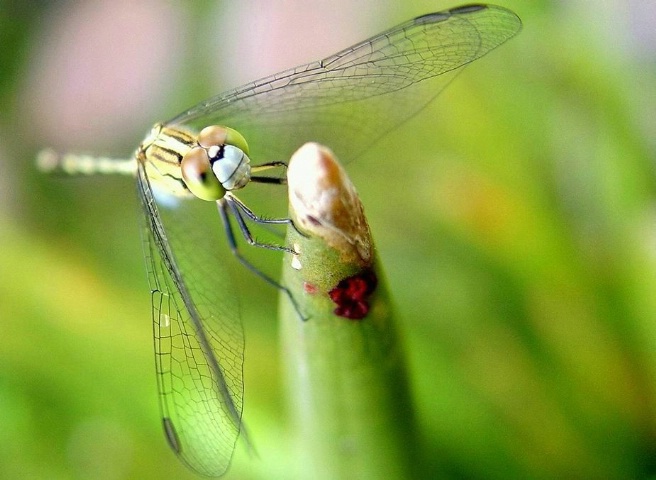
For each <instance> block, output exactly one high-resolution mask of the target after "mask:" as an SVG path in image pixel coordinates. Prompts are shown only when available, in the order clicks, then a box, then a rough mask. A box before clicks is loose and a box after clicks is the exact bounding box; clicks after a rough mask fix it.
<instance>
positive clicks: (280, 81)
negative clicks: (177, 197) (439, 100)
mask: <svg viewBox="0 0 656 480" xmlns="http://www.w3.org/2000/svg"><path fill="white" fill-rule="evenodd" d="M520 29H521V22H520V20H519V18H518V17H517V16H516V15H515V14H514V13H513V12H511V11H509V10H506V9H504V8H501V7H495V6H484V5H470V6H466V7H460V8H456V9H452V10H448V11H444V12H438V13H433V14H429V15H424V16H422V17H418V18H415V19H413V20H411V21H409V22H406V23H403V24H401V25H399V26H397V27H394V28H392V29H390V30H387V31H386V32H383V33H381V34H379V35H376V36H374V37H372V38H370V39H368V40H365V41H363V42H361V43H358V44H357V45H354V46H352V47H350V48H347V49H345V50H343V51H341V52H339V53H337V54H335V55H332V56H330V57H327V58H325V59H324V60H321V61H319V62H314V63H310V64H307V65H303V66H300V67H297V68H295V69H292V70H287V71H284V72H281V73H278V74H276V75H272V76H270V77H267V78H264V79H262V80H259V81H256V82H253V83H250V84H247V85H244V86H242V87H240V88H237V89H235V90H232V91H229V92H226V93H224V94H221V95H218V96H216V97H213V98H211V99H209V100H207V101H205V102H202V103H200V104H199V105H197V106H195V107H194V108H192V109H190V110H188V111H186V112H184V113H182V114H180V115H178V116H177V117H175V118H174V119H172V120H171V121H170V123H174V124H183V125H189V126H192V127H194V128H202V127H204V126H206V125H210V124H221V125H226V126H229V127H231V128H234V129H236V130H238V131H239V132H240V133H242V135H244V137H245V138H246V140H247V141H248V142H249V145H250V148H251V155H250V156H251V158H252V159H253V160H254V161H255V162H256V163H260V162H264V161H272V160H283V161H284V160H287V159H289V157H290V156H291V154H292V153H293V152H294V151H295V150H296V149H297V148H298V147H299V146H300V145H302V144H303V143H304V142H306V141H318V142H321V143H324V144H326V145H328V146H329V147H330V148H332V149H333V150H334V151H335V152H336V153H337V155H338V156H339V157H340V158H341V159H342V160H346V161H348V160H350V159H352V158H354V157H356V156H357V155H359V154H360V153H362V151H363V150H365V149H366V148H367V147H369V146H370V145H371V144H372V143H374V142H375V141H376V140H377V139H379V138H380V137H381V136H382V135H384V134H385V133H387V132H388V131H389V130H391V129H392V128H394V127H395V126H398V125H399V124H400V123H402V122H403V121H405V120H407V119H408V118H410V117H411V116H412V115H414V114H415V113H417V112H418V111H419V110H420V109H421V108H422V107H424V106H425V105H426V104H427V103H428V102H430V100H431V99H433V98H435V97H436V96H437V95H438V94H439V93H440V92H441V90H442V89H443V88H444V87H445V86H446V85H447V84H448V83H449V82H450V81H451V80H452V79H453V77H454V76H455V75H456V74H457V73H458V72H459V71H460V70H461V68H462V67H463V66H465V65H467V64H469V63H470V62H472V61H473V60H475V59H477V58H480V57H481V56H483V55H485V54H486V53H488V52H489V51H490V50H492V49H494V48H496V47H497V46H499V45H501V44H502V43H504V42H505V41H506V40H508V39H509V38H511V37H513V36H514V35H515V34H516V33H517V32H518V31H519V30H520Z"/></svg>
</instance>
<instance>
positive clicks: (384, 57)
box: [40, 4, 521, 476]
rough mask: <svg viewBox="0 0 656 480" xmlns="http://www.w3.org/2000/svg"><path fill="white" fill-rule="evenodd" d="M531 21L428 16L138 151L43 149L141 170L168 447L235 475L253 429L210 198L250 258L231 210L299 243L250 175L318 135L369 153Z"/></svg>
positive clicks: (53, 162) (273, 79) (82, 161)
mask: <svg viewBox="0 0 656 480" xmlns="http://www.w3.org/2000/svg"><path fill="white" fill-rule="evenodd" d="M520 29H521V21H520V19H519V18H518V17H517V15H515V14H514V13H513V12H511V11H510V10H507V9H505V8H502V7H498V6H493V5H483V4H473V5H465V6H461V7H457V8H452V9H450V10H444V11H441V12H436V13H430V14H427V15H423V16H420V17H417V18H414V19H412V20H409V21H407V22H405V23H402V24H400V25H397V26H395V27H393V28H391V29H389V30H386V31H384V32H382V33H380V34H378V35H375V36H373V37H371V38H369V39H367V40H364V41H362V42H360V43H357V44H356V45H353V46H352V47H349V48H346V49H344V50H342V51H340V52H338V53H336V54H334V55H331V56H329V57H326V58H324V59H323V60H319V61H316V62H312V63H309V64H306V65H301V66H299V67H296V68H293V69H290V70H286V71H283V72H280V73H277V74H275V75H271V76H269V77H266V78H263V79H260V80H257V81H254V82H252V83H248V84H246V85H243V86H241V87H239V88H236V89H234V90H230V91H228V92H225V93H222V94H220V95H217V96H215V97H212V98H210V99H208V100H205V101H203V102H201V103H199V104H198V105H196V106H194V107H192V108H190V109H188V110H185V111H184V112H182V113H181V114H179V115H177V116H175V117H173V118H172V119H171V120H169V121H167V122H163V123H160V124H157V125H155V127H153V129H152V130H151V132H150V133H149V134H148V136H147V137H146V139H145V140H144V141H143V142H142V144H141V145H140V146H139V148H138V149H137V151H136V154H135V155H134V157H133V158H131V159H129V161H113V160H110V159H94V158H90V157H84V156H75V155H63V156H57V155H55V154H54V153H52V152H50V151H44V152H43V153H42V154H41V155H40V164H41V166H42V168H43V169H45V170H60V171H64V172H67V173H128V174H134V175H136V177H137V185H138V194H139V198H140V200H141V204H142V206H143V209H142V210H143V213H144V218H145V225H146V228H145V230H146V232H147V233H146V235H145V237H146V240H145V242H144V245H145V247H144V250H145V256H146V260H147V268H148V275H149V279H150V288H151V294H152V320H153V332H154V343H155V359H156V360H155V363H156V370H157V385H158V391H159V403H160V409H161V415H162V421H163V426H164V431H165V434H166V438H167V439H168V442H169V444H170V446H171V447H172V449H173V450H174V451H175V453H176V454H177V455H178V456H179V457H180V459H181V460H182V461H183V462H184V463H185V464H186V465H188V466H189V467H190V468H191V469H193V470H194V471H196V472H198V473H200V474H203V475H206V476H220V475H222V474H224V473H225V472H226V471H227V469H228V468H229V465H230V462H231V459H232V456H233V451H234V449H235V445H236V442H237V439H238V438H239V436H240V434H241V435H242V437H244V438H245V437H246V433H245V429H244V425H243V422H242V404H243V390H244V388H243V372H242V367H243V354H244V336H243V330H242V324H241V319H240V316H239V311H238V305H237V302H236V297H235V295H234V292H233V290H232V289H233V286H232V284H231V281H230V278H229V277H228V276H227V274H226V272H225V268H224V260H225V259H222V258H221V257H220V255H218V253H217V252H218V251H219V249H220V246H219V243H218V238H219V237H220V233H219V232H218V228H217V225H218V224H219V223H220V222H213V221H212V218H215V216H216V210H215V209H214V208H216V207H214V208H212V209H210V210H213V216H212V217H209V216H208V215H207V214H206V211H207V209H208V207H209V206H212V205H213V204H214V205H216V206H218V211H219V213H220V217H221V218H222V220H223V224H224V227H225V229H226V232H227V233H228V243H229V246H230V247H231V248H232V250H233V251H234V252H235V253H237V254H238V255H239V252H238V250H237V246H236V240H235V235H234V233H233V229H232V226H231V223H230V219H231V218H232V219H233V220H234V221H236V222H237V225H238V228H239V230H240V231H241V233H242V234H243V235H244V236H245V238H246V240H247V241H248V242H249V243H251V244H255V245H258V246H264V247H268V248H273V249H278V250H287V251H288V250H289V249H288V248H287V247H285V246H276V245H268V244H264V245H263V244H258V243H257V242H256V241H255V240H254V239H253V237H252V236H251V235H250V233H249V229H248V226H247V221H255V222H266V223H290V221H289V220H288V219H280V220H263V219H261V218H260V217H258V216H257V215H255V214H254V213H253V212H252V211H251V210H250V209H248V207H246V205H245V204H244V203H243V202H241V201H240V200H239V199H238V197H237V196H236V194H235V192H236V191H237V190H239V189H241V188H243V187H245V186H247V185H248V184H249V183H251V182H273V183H284V179H282V178H275V177H267V176H258V175H257V173H258V172H260V171H263V170H266V169H268V168H274V167H280V166H282V165H283V163H282V162H283V160H284V159H288V158H290V156H291V154H292V153H293V152H294V151H295V150H296V149H297V148H298V147H300V146H301V145H302V144H304V143H305V142H307V141H315V142H319V143H323V144H325V145H327V146H329V147H330V148H331V149H332V150H333V151H334V152H335V153H336V154H337V156H338V157H340V158H342V159H345V160H346V161H348V160H350V159H353V158H355V157H357V156H358V155H359V154H361V153H362V152H364V151H365V150H366V149H367V148H368V147H369V146H371V145H372V144H373V143H375V142H376V140H378V139H380V138H381V137H382V136H383V135H385V134H386V133H387V132H389V131H390V130H391V129H393V128H394V127H397V126H398V125H399V124H401V123H402V122H404V121H405V120H407V119H409V118H410V117H412V116H413V115H415V114H416V113H417V112H419V111H420V110H421V109H422V108H423V107H424V106H426V105H427V104H428V103H429V102H430V101H431V100H432V99H434V98H435V97H437V96H438V95H439V93H440V92H441V91H442V89H443V88H444V87H445V86H446V85H447V84H448V83H449V82H450V81H451V80H452V79H453V78H454V76H455V75H457V74H458V73H459V72H460V71H461V70H462V67H464V66H466V65H467V64H469V63H471V62H472V61H474V60H476V59H477V58H480V57H482V56H483V55H485V54H486V53H488V52H489V51H491V50H493V49H494V48H496V47H498V46H499V45H501V44H503V43H504V42H506V41H507V40H508V39H510V38H512V37H513V36H514V35H516V34H517V33H518V32H519V31H520ZM251 159H253V161H255V162H258V164H257V165H256V166H254V165H251V163H250V162H251ZM135 160H136V161H135ZM171 198H173V199H175V202H173V203H175V204H176V205H175V206H173V207H172V206H171V202H170V199H171ZM203 215H204V216H205V220H202V221H198V220H193V219H197V218H199V217H202V216H203ZM208 219H209V220H208ZM239 258H240V260H242V263H245V264H246V266H248V267H249V268H251V269H252V270H254V271H255V272H256V273H258V274H260V276H262V277H264V278H265V280H267V281H269V282H270V283H274V284H275V283H276V282H275V280H273V279H271V278H269V277H267V276H266V275H264V274H262V273H261V272H259V271H258V270H257V269H255V268H254V267H252V265H251V264H250V263H248V261H246V260H245V259H244V258H243V257H241V256H239ZM281 288H284V287H282V286H281Z"/></svg>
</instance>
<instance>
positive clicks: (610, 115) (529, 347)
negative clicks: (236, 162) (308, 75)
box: [0, 0, 656, 479]
mask: <svg viewBox="0 0 656 480" xmlns="http://www.w3.org/2000/svg"><path fill="white" fill-rule="evenodd" d="M500 3H501V2H500ZM502 3H503V5H504V6H506V7H509V8H511V9H513V10H514V11H516V12H517V13H518V14H519V16H520V17H521V18H522V20H523V22H524V30H523V32H522V33H521V34H520V35H519V36H518V37H517V38H515V39H514V40H512V41H511V42H509V43H508V44H506V45H504V46H502V47H501V48H500V49H498V50H497V51H494V52H492V53H491V54H490V55H488V56H487V57H485V58H483V59H481V60H479V61H477V62H476V63H475V64H473V65H472V66H470V67H469V68H467V69H466V70H465V72H463V74H462V75H460V77H459V78H458V79H457V80H456V81H455V82H454V83H453V84H452V85H451V86H450V87H449V88H448V89H447V90H446V91H445V92H444V93H443V94H442V95H441V97H440V98H439V99H438V101H437V102H435V103H434V104H433V105H432V106H431V107H430V108H429V109H427V110H425V111H424V112H423V113H422V114H421V115H419V116H418V117H416V118H414V119H413V120H412V121H410V122H408V123H407V124H406V125H404V126H403V127H402V128H400V129H399V130H398V131H396V132H395V133H394V134H393V135H391V136H390V137H389V138H387V139H385V140H383V141H382V142H380V143H379V144H378V145H377V146H376V148H375V149H374V150H373V151H372V152H371V154H369V155H367V156H366V157H364V158H362V159H360V160H359V161H358V162H356V163H354V164H351V165H349V168H348V169H349V172H350V174H351V175H352V179H353V181H354V182H355V184H356V186H358V188H359V191H360V193H361V196H362V198H363V202H364V204H365V207H366V208H367V213H368V216H369V220H370V222H371V227H372V230H373V233H374V237H375V239H376V242H377V246H378V249H379V253H380V256H381V258H382V261H383V264H384V266H385V269H386V273H387V276H388V280H389V284H390V287H391V290H392V292H393V295H394V300H395V302H396V305H397V310H398V317H399V321H400V329H401V332H402V334H403V337H404V342H405V350H406V353H407V360H408V366H409V371H410V378H411V384H412V388H413V393H414V396H415V400H416V404H417V415H418V420H419V425H420V427H421V436H422V440H423V449H424V452H423V453H424V455H425V457H426V458H427V477H429V478H455V479H458V478H463V479H464V478H480V479H512V478H517V479H519V478H522V479H526V478H536V479H540V478H545V479H546V478H646V477H653V476H655V474H656V409H655V407H656V294H655V292H656V203H655V202H654V200H655V198H656V196H655V195H656V175H655V174H654V172H655V167H656V141H655V140H654V139H655V138H656V135H654V132H655V131H656V115H654V112H656V29H655V28H654V26H655V25H656V4H654V2H651V1H649V0H642V1H639V0H634V1H627V0H607V1H604V2H590V1H585V0H567V1H564V0H563V1H537V2H522V1H516V0H508V1H505V2H502ZM265 5H266V6H265ZM452 6H455V4H454V3H452V2H443V1H434V2H428V1H413V2H382V1H374V0H367V1H355V0H351V1H348V0H341V1H335V0H331V1H322V2H301V1H300V0H299V1H296V2H267V3H266V4H264V3H259V2H256V1H255V0H251V1H243V2H232V3H229V2H211V1H207V0H205V1H201V0H198V1H194V2H180V3H174V2H160V1H157V0H143V1H140V2H129V1H127V0H112V1H109V0H108V1H89V2H75V1H70V2H47V1H37V0H26V1H7V0H5V1H2V2H1V3H0V166H1V170H0V171H1V172H2V175H0V325H1V329H0V335H1V336H2V340H1V341H0V478H12V479H16V478H20V479H23V478H48V479H77V478H80V479H91V478H93V479H132V478H140V479H141V478H143V479H148V478H181V479H182V478H196V477H194V476H193V475H192V474H191V473H190V472H188V471H187V470H186V469H185V468H184V467H183V466H182V465H181V464H180V463H179V462H178V460H177V458H176V457H175V455H173V454H172V453H171V452H170V451H169V449H168V447H167V445H166V442H165V440H164V436H163V435H162V432H161V428H160V422H159V419H158V408H157V403H156V402H157V397H156V394H155V392H156V384H155V375H154V365H153V354H152V331H151V320H150V301H149V295H148V288H147V283H146V275H145V269H144V264H143V259H142V251H141V239H140V231H139V218H138V213H139V210H138V204H137V200H136V192H135V187H134V182H133V181H132V180H131V179H128V178H82V179H80V178H75V179H62V178H52V177H47V176H44V175H41V174H39V173H38V172H37V171H36V169H35V168H34V163H33V159H34V156H35V154H36V152H37V151H38V150H39V149H40V148H42V147H44V146H53V147H55V148H58V149H60V150H73V151H87V152H96V153H100V154H111V155H117V156H127V155H129V154H130V153H131V152H132V151H133V150H134V148H136V146H137V145H138V143H139V141H140V140H141V139H142V137H143V136H144V135H145V133H146V131H147V130H148V128H149V127H150V125H151V124H152V123H154V122H155V121H157V120H161V119H165V118H169V117H171V116H172V115H173V114H175V113H178V111H180V110H182V109H184V108H186V107H188V106H191V105H193V104H194V103H196V102H197V101H199V100H201V99H202V98H204V97H207V96H209V95H211V94H214V93H217V92H219V91H221V90H224V89H227V88H230V87H234V86H236V85H239V84H241V83H244V82H246V81H249V80H252V79H254V78H257V77H260V76H264V75H266V74H269V73H272V72H274V71H277V70H281V69H283V68H287V67H291V66H294V65H296V64H299V63H304V62H307V61H311V60H315V59H317V58H321V57H323V56H326V55H328V54H331V53H333V52H334V51H336V50H338V49H340V48H342V47H345V46H347V45H350V44H352V43H354V42H356V41H359V40H361V39H363V38H365V37H368V36H370V35H371V34H374V33H376V32H378V31H380V30H382V29H384V28H387V27H389V26H391V25H394V24H396V23H399V22H401V21H403V20H406V19H408V18H410V17H412V16H416V15H420V14H423V13H427V12H430V11H436V10H441V9H444V8H448V7H452ZM400 158H401V160H400ZM273 257H274V258H273V259H272V260H271V262H274V263H272V265H275V262H279V258H278V257H276V256H275V255H273ZM240 284H241V285H242V286H248V285H251V286H253V287H252V288H251V289H248V291H242V293H243V298H242V303H243V305H244V323H245V328H246V342H247V347H246V372H245V411H244V419H245V421H246V424H247V425H248V427H249V428H250V433H251V437H252V438H253V440H254V442H255V445H256V448H257V450H258V454H259V456H258V457H256V458H252V457H249V455H248V454H247V452H246V451H245V449H244V448H243V446H241V445H239V446H238V447H237V451H236V454H235V460H234V462H233V466H232V469H231V471H230V472H229V474H228V475H227V476H226V478H229V479H230V478H234V479H237V478H240V479H242V478H243V479H247V478H248V479H256V478H267V479H271V478H281V479H282V478H284V479H287V478H296V477H301V478H303V477H305V478H309V477H308V475H307V472H303V473H304V474H305V475H302V474H301V473H299V472H297V471H295V470H294V468H295V467H294V452H293V451H292V450H291V448H292V447H291V442H290V441H289V435H288V428H287V420H286V419H287V418H288V415H289V414H290V413H289V412H285V407H284V398H283V395H282V385H281V379H280V365H279V362H278V357H279V351H278V347H277V344H278V341H277V328H276V320H275V313H274V312H275V310H276V299H277V292H276V291H275V290H273V289H271V288H269V287H267V286H266V285H264V284H260V283H257V284H255V283H254V282H253V281H252V279H251V277H248V276H244V277H243V278H242V279H241V280H240ZM242 290H244V289H242ZM291 414H293V413H291ZM403 420H404V419H402V418H399V421H403Z"/></svg>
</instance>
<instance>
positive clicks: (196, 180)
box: [180, 147, 225, 201]
mask: <svg viewBox="0 0 656 480" xmlns="http://www.w3.org/2000/svg"><path fill="white" fill-rule="evenodd" d="M180 170H181V171H182V178H183V179H184V181H185V184H186V185H187V188H188V189H189V190H190V191H191V193H193V194H194V195H196V196H197V197H198V198H200V199H203V200H208V201H212V200H218V199H219V198H222V197H223V195H224V194H225V189H224V188H223V187H222V186H221V183H220V182H219V179H218V178H216V175H215V174H214V172H213V171H212V165H211V164H210V159H209V157H208V156H207V151H206V150H205V149H204V148H202V147H194V148H192V149H191V150H189V151H188V152H187V153H186V154H185V155H184V157H182V162H180Z"/></svg>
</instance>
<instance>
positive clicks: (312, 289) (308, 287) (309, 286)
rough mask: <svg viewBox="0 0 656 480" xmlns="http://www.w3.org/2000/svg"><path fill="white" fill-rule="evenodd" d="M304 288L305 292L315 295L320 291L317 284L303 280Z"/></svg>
mask: <svg viewBox="0 0 656 480" xmlns="http://www.w3.org/2000/svg"><path fill="white" fill-rule="evenodd" d="M303 290H305V293H309V294H310V295H314V294H315V293H317V292H318V291H319V289H318V288H317V286H316V285H315V284H313V283H308V282H303Z"/></svg>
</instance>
